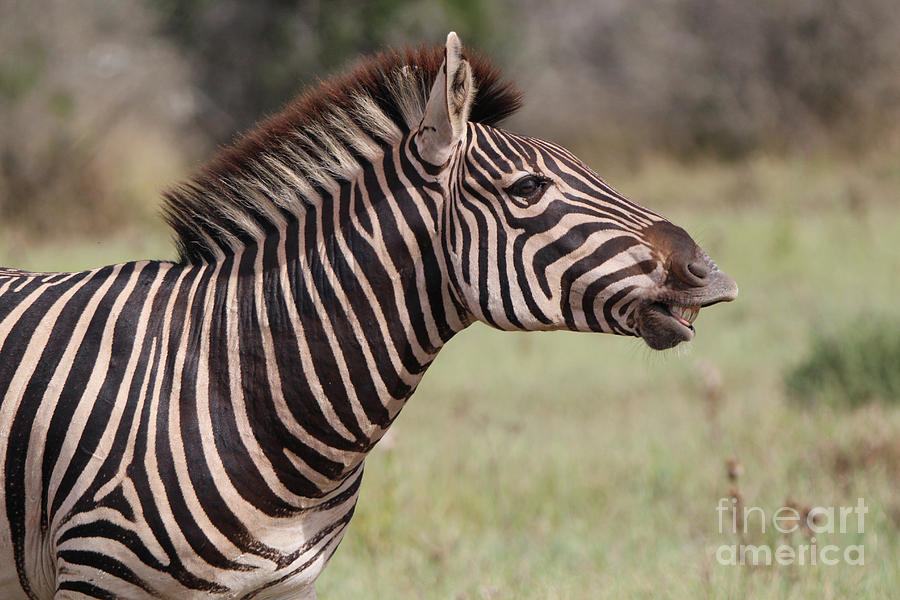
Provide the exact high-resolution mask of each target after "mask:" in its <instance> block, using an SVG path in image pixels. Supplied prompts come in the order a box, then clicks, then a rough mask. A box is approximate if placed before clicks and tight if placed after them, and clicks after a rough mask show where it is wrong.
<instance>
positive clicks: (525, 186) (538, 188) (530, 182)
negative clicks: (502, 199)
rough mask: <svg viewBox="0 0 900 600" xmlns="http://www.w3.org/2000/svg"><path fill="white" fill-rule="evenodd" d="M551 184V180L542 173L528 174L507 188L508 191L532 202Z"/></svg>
mask: <svg viewBox="0 0 900 600" xmlns="http://www.w3.org/2000/svg"><path fill="white" fill-rule="evenodd" d="M549 184H550V180H549V179H547V178H546V177H541V176H540V175H526V176H525V177H522V178H521V179H519V180H518V181H517V182H515V183H514V184H512V185H511V186H509V187H508V188H506V193H507V194H509V195H511V196H517V197H519V198H523V199H525V200H528V201H530V202H536V201H537V200H538V199H539V198H540V197H541V196H542V195H543V194H544V190H546V189H547V186H548V185H549Z"/></svg>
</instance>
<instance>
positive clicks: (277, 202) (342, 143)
mask: <svg viewBox="0 0 900 600" xmlns="http://www.w3.org/2000/svg"><path fill="white" fill-rule="evenodd" d="M463 55H464V57H465V58H466V59H467V60H468V61H469V63H470V65H471V67H472V73H473V76H474V80H475V85H476V87H477V94H476V97H475V101H474V103H473V106H472V111H471V114H470V117H469V119H470V120H471V121H474V122H478V123H485V124H488V125H493V124H496V123H498V122H499V121H501V120H502V119H504V118H505V117H507V116H509V115H510V114H512V113H513V112H514V111H515V110H517V109H518V108H519V106H520V102H521V95H520V93H519V92H518V90H517V89H515V87H514V86H513V85H512V84H510V83H508V82H505V81H503V80H501V78H500V72H499V70H498V69H496V68H495V67H494V66H492V65H491V63H490V62H489V61H488V60H486V59H485V58H483V57H481V56H479V55H476V54H474V53H472V52H470V51H464V52H463ZM443 58H444V49H443V47H432V48H425V47H422V48H419V49H407V50H405V51H400V52H396V51H389V52H384V53H381V54H378V55H375V56H373V57H371V58H369V59H367V60H365V61H364V62H362V64H360V65H359V66H357V67H356V68H354V69H352V70H351V71H349V72H348V73H345V74H343V75H338V76H335V77H332V78H331V79H328V80H327V81H325V82H322V83H320V84H319V85H318V86H315V87H313V88H312V89H310V90H307V91H306V92H304V93H302V94H301V95H300V96H299V97H297V98H296V99H295V100H294V101H292V102H291V103H290V104H288V105H287V106H286V107H285V108H284V109H283V110H282V111H281V112H279V113H277V114H275V115H274V116H272V117H269V118H268V119H266V120H265V121H263V122H262V123H261V124H259V125H258V126H257V127H256V128H255V129H253V130H252V131H250V132H249V133H247V134H246V135H244V136H243V137H242V138H241V139H240V140H238V141H237V142H236V143H235V144H233V145H232V146H229V147H227V148H225V149H223V150H222V151H220V153H219V154H218V156H217V157H216V158H214V159H213V161H212V162H211V163H210V164H208V165H207V166H206V167H204V168H203V169H201V171H200V172H199V174H197V175H196V176H195V177H194V178H193V179H192V180H191V181H190V182H188V183H186V184H183V185H181V186H179V187H177V188H175V189H174V190H171V191H169V192H167V193H166V194H165V203H164V206H163V213H164V216H165V219H166V221H167V222H168V223H169V225H171V227H172V228H173V230H174V232H175V237H176V243H177V245H178V251H179V255H180V258H181V261H182V262H193V263H199V262H209V261H215V260H217V259H220V258H222V257H224V256H227V255H229V254H233V253H234V252H235V251H236V250H237V249H239V248H240V247H242V246H245V245H247V244H250V243H253V242H259V241H261V240H262V239H264V238H265V236H266V235H268V233H270V232H272V231H274V230H275V229H277V228H280V227H283V226H285V225H286V223H288V222H289V221H290V220H298V219H302V218H303V215H304V214H305V212H306V211H305V208H304V203H305V202H309V201H311V199H312V198H313V197H315V196H316V195H318V194H320V193H322V192H333V191H335V190H336V189H337V186H339V185H340V182H341V181H346V180H349V179H351V178H352V177H353V176H354V175H355V174H356V173H358V172H359V170H360V169H361V166H362V163H363V162H367V161H368V160H371V159H375V158H377V157H378V156H381V155H382V154H383V153H384V151H385V149H386V148H388V147H390V146H393V145H395V144H396V143H397V142H399V141H400V140H401V139H402V137H403V135H404V134H406V133H408V132H409V131H410V130H411V129H413V128H414V127H416V126H418V125H419V122H420V121H421V119H422V115H423V114H424V110H425V103H426V101H427V99H428V94H429V93H430V91H431V86H432V84H433V83H434V79H435V76H436V75H437V72H438V70H439V69H440V67H441V63H442V62H443Z"/></svg>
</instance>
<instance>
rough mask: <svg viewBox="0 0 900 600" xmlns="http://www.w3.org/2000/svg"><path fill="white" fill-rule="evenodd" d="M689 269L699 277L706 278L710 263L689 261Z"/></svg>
mask: <svg viewBox="0 0 900 600" xmlns="http://www.w3.org/2000/svg"><path fill="white" fill-rule="evenodd" d="M687 270H688V271H690V273H691V275H693V276H694V277H696V278H697V279H705V278H706V276H707V275H709V272H710V268H709V265H707V264H706V263H702V262H692V263H688V266H687Z"/></svg>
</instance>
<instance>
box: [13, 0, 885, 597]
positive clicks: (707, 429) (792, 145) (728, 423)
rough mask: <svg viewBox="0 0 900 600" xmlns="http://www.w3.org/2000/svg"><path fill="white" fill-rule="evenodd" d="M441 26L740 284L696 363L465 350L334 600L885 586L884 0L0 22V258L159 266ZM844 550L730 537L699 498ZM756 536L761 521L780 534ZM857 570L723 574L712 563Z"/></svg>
mask: <svg viewBox="0 0 900 600" xmlns="http://www.w3.org/2000/svg"><path fill="white" fill-rule="evenodd" d="M449 30H455V31H457V32H458V33H459V34H460V36H461V38H462V40H463V42H464V43H465V44H466V45H469V46H472V47H475V48H477V49H478V50H480V51H481V52H483V53H485V54H487V55H490V56H492V57H493V59H494V61H495V62H496V63H497V64H498V65H499V66H501V67H502V68H503V70H504V71H505V73H506V74H507V76H509V77H510V78H513V79H515V80H517V81H518V83H519V85H520V87H521V88H522V89H523V90H524V92H525V106H524V108H523V109H522V110H521V112H520V113H519V114H517V115H515V116H514V117H513V118H512V119H510V120H509V122H508V123H507V124H506V127H507V128H509V129H512V130H515V131H518V132H522V133H526V134H529V135H534V136H538V137H544V138H548V139H551V140H554V141H556V142H559V143H562V144H563V145H565V146H567V147H569V148H570V149H572V150H573V151H575V152H576V153H577V154H578V155H579V156H581V157H582V158H583V159H584V160H585V161H586V162H587V163H588V164H590V165H592V166H593V167H594V168H595V169H596V170H597V171H598V172H599V173H600V174H601V175H602V176H604V177H605V178H606V179H607V180H608V181H609V182H610V183H611V184H613V185H614V186H615V187H616V188H617V189H619V190H620V191H622V192H623V193H625V194H626V195H628V196H629V197H631V198H633V199H635V200H636V201H638V202H640V203H642V204H644V205H647V206H649V207H651V208H653V209H655V210H657V211H659V212H662V213H663V214H665V215H666V216H668V217H669V218H671V219H672V220H673V221H675V222H676V223H678V224H680V225H682V226H684V227H685V228H686V229H687V230H688V231H689V232H691V233H692V234H693V235H694V237H695V238H696V239H697V240H698V242H700V244H701V246H703V247H704V248H706V250H707V251H708V252H709V254H710V255H711V256H712V257H713V258H714V259H716V260H717V262H718V263H719V264H720V266H721V267H722V268H723V269H724V270H726V271H728V272H729V273H730V274H732V275H733V276H734V277H735V278H736V279H737V281H738V282H739V284H740V286H741V296H740V298H739V299H738V300H737V301H736V302H735V303H733V304H730V305H723V306H717V307H715V308H713V309H710V310H709V311H706V310H704V311H703V314H702V315H701V317H700V319H699V320H698V323H697V330H698V335H697V338H696V340H695V341H694V342H693V343H691V344H690V345H689V346H688V347H685V348H681V349H679V350H676V351H674V352H668V353H665V354H652V353H650V352H649V351H647V350H645V349H644V348H643V347H642V345H641V342H639V341H636V340H624V339H620V338H619V339H617V338H613V337H612V336H586V335H575V334H565V333H554V334H522V335H519V334H501V333H498V332H493V331H490V330H488V329H487V328H484V327H480V326H473V327H472V328H470V329H469V330H467V331H466V332H464V333H462V334H461V335H460V336H459V338H458V339H456V340H454V341H453V342H452V343H451V344H450V345H449V346H448V348H447V349H446V350H445V351H444V354H443V355H442V357H441V358H440V359H439V360H438V361H437V363H436V365H435V366H434V367H433V368H432V372H430V373H429V375H428V376H427V377H426V378H425V380H424V382H423V384H422V386H420V388H419V392H418V393H417V395H416V397H415V399H414V400H413V401H412V402H411V403H410V405H409V406H408V407H407V408H406V409H405V411H404V415H403V417H401V418H400V419H399V421H398V423H397V425H395V428H394V429H392V432H391V434H390V437H389V438H388V439H387V440H385V442H384V443H383V444H381V445H380V446H379V447H378V448H377V449H376V451H375V452H374V454H373V456H372V458H371V459H370V460H369V463H368V472H367V475H366V484H365V485H364V487H363V492H362V500H361V502H360V506H359V509H358V512H357V516H356V517H355V519H354V521H353V523H352V525H351V527H350V530H349V534H348V536H347V539H346V540H345V541H344V543H343V544H342V546H341V548H340V549H339V550H338V552H337V554H336V556H335V558H334V560H333V562H332V564H331V566H330V567H329V568H328V569H326V571H325V575H324V576H323V577H322V579H321V583H320V597H323V598H360V597H378V598H397V597H404V598H405V597H409V598H598V597H610V598H615V597H635V596H642V597H653V598H659V597H672V598H685V597H700V596H707V597H745V596H746V597H780V598H806V597H813V596H815V597H817V598H844V597H850V596H852V597H872V598H882V597H889V596H891V595H892V594H894V593H896V592H895V590H896V589H898V588H900V535H898V527H900V494H898V493H897V490H898V489H900V408H898V401H900V307H898V298H900V276H898V274H900V119H898V117H900V11H898V10H897V6H896V2H894V0H855V1H849V0H794V1H787V0H760V1H758V2H753V3H749V2H731V1H729V0H637V1H635V0H572V1H570V2H567V3H565V5H564V6H561V5H558V4H556V3H550V2H538V1H536V0H494V1H490V2H483V1H478V0H455V1H454V0H424V1H416V2H413V1H411V0H371V1H369V2H359V1H351V0H335V1H331V2H324V1H309V2H296V1H289V0H258V1H257V2H252V3H251V2H241V1H238V0H218V1H215V2H213V1H210V0H183V1H179V0H83V1H81V2H77V3H76V2H64V1H61V0H31V1H30V2H21V1H17V0H0V264H4V265H9V266H15V267H19V268H30V269H34V270H74V269H83V268H87V267H93V266H98V265H101V264H108V263H112V262H119V261H124V260H131V259H137V258H171V257H173V256H174V250H173V248H172V245H171V243H170V239H169V234H168V232H167V231H166V229H165V227H164V226H163V224H162V222H161V220H160V219H159V218H158V207H159V197H160V191H161V190H163V189H164V188H166V187H167V186H170V185H173V184H174V183H176V182H178V181H179V180H180V179H182V178H184V177H186V176H187V175H189V174H190V172H191V171H192V170H193V169H195V168H196V167H197V166H198V165H200V164H202V162H203V161H204V160H205V159H206V158H208V157H209V156H210V154H211V153H212V152H213V151H214V150H215V148H216V147H218V146H220V145H222V144H227V143H229V141H231V140H232V139H233V138H234V136H235V135H236V134H237V133H239V132H242V131H246V130H247V129H248V128H250V127H252V124H253V123H254V122H255V121H256V120H257V119H259V118H260V117H261V116H263V115H265V114H268V113H271V112H273V111H275V110H277V109H278V108H279V106H281V105H283V104H284V103H285V102H286V101H288V100H289V99H290V98H291V97H292V96H293V95H294V94H295V93H296V92H297V91H299V90H300V89H302V87H303V86H305V85H314V84H315V82H316V81H318V79H319V78H322V77H326V76H327V75H328V74H329V73H332V72H334V71H336V70H340V69H342V68H345V67H347V66H349V65H352V64H353V63H354V62H355V61H358V60H360V58H361V57H362V56H364V55H365V54H366V53H369V52H372V51H375V50H378V49H380V48H383V47H385V46H400V45H407V44H413V45H418V44H420V43H427V44H437V43H441V42H442V40H443V39H444V37H445V35H446V32H447V31H449ZM723 497H724V498H728V499H730V500H732V501H733V502H734V503H735V504H738V505H746V506H758V507H761V508H763V509H765V510H766V511H767V512H768V513H769V514H771V513H772V512H774V511H775V510H777V509H778V508H779V507H781V506H788V505H789V506H795V507H797V509H798V511H800V512H801V513H802V512H803V510H808V509H809V508H810V507H812V506H816V505H821V506H840V505H847V506H850V505H855V504H856V503H857V498H860V497H861V498H864V499H865V502H866V504H867V506H868V507H869V511H870V512H869V513H868V515H867V520H866V522H865V528H864V531H854V532H850V533H846V534H840V533H835V534H822V535H819V536H818V539H814V538H815V536H814V535H813V532H811V531H810V530H808V529H801V530H799V531H798V532H795V533H794V534H791V535H790V536H782V535H781V534H777V533H773V529H772V527H771V526H770V527H768V528H767V529H766V531H765V532H761V531H760V530H759V526H758V523H755V525H756V526H755V527H751V528H750V529H749V533H748V534H746V535H744V534H741V535H737V534H734V533H733V532H731V531H726V532H724V533H723V532H720V531H719V529H718V523H717V513H716V511H715V508H716V505H717V502H718V499H719V498H723ZM770 525H771V523H770ZM781 542H785V543H788V544H790V545H792V546H793V547H798V546H799V545H802V544H811V543H818V544H820V545H823V544H834V545H837V546H839V547H841V548H843V547H846V546H848V545H851V544H856V545H864V547H865V564H864V565H850V564H847V563H846V561H841V562H840V563H839V564H838V565H836V566H825V565H822V564H819V565H816V566H810V565H805V566H799V565H793V566H778V565H777V564H776V565H774V566H756V567H752V566H723V565H720V564H718V562H717V561H716V558H715V556H716V555H715V552H716V549H717V548H718V547H719V546H720V545H722V544H726V545H728V544H741V543H756V544H760V543H768V544H773V547H774V545H777V544H778V543H781Z"/></svg>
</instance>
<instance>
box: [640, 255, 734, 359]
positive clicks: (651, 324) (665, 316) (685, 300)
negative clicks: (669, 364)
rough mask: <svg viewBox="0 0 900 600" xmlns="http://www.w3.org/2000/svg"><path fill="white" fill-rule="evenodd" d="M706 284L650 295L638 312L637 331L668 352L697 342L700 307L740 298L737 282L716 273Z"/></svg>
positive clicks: (665, 290) (656, 347)
mask: <svg viewBox="0 0 900 600" xmlns="http://www.w3.org/2000/svg"><path fill="white" fill-rule="evenodd" d="M705 280H706V282H707V283H706V284H705V285H703V286H696V287H691V288H687V289H684V288H682V289H673V288H672V287H670V286H665V287H663V288H662V289H657V290H653V291H651V292H649V293H648V294H647V296H645V299H644V302H643V303H642V304H641V305H640V306H639V307H638V309H637V313H636V325H637V327H636V330H637V334H638V335H640V336H641V337H642V338H643V339H644V342H646V344H647V345H648V346H650V347H651V348H653V349H654V350H666V349H668V348H672V347H674V346H677V345H678V344H680V343H681V342H689V341H691V340H692V339H694V333H695V331H694V321H695V320H696V318H697V315H698V314H699V313H700V309H701V308H705V307H707V306H712V305H713V304H718V303H719V302H730V301H732V300H734V299H735V298H737V295H738V287H737V284H736V283H735V282H734V279H732V278H731V277H729V276H728V275H726V274H725V273H723V272H721V271H719V270H715V271H713V272H712V273H709V274H707V275H706V277H705Z"/></svg>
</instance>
